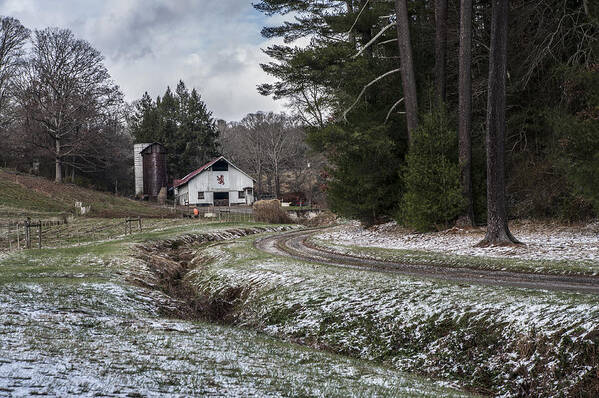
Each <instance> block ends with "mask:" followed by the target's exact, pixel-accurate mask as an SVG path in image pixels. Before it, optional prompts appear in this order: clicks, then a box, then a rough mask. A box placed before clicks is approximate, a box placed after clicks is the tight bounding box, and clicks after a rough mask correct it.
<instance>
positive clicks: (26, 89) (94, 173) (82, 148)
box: [0, 17, 132, 191]
mask: <svg viewBox="0 0 599 398" xmlns="http://www.w3.org/2000/svg"><path fill="white" fill-rule="evenodd" d="M125 110H126V108H125V103H124V101H123V96H122V93H121V91H120V90H119V88H118V86H116V85H115V84H114V82H113V81H112V80H111V78H110V75H109V74H108V71H107V70H106V68H105V66H104V64H103V57H102V55H101V54H100V52H99V51H97V50H96V49H94V48H93V47H92V46H91V45H90V44H89V43H88V42H86V41H84V40H81V39H77V38H76V37H75V36H74V35H73V33H72V32H71V31H70V30H68V29H58V28H46V29H41V30H34V31H33V32H32V31H30V30H29V29H27V28H26V27H24V26H23V25H22V24H21V23H20V22H19V21H18V20H16V19H14V18H10V17H0V142H2V147H1V148H2V150H1V151H0V165H1V166H3V167H11V168H16V169H19V170H22V171H29V172H33V173H36V174H41V175H44V176H47V177H53V178H54V179H55V181H56V182H62V181H63V180H65V179H68V180H70V181H75V180H76V181H77V182H78V183H80V184H83V185H89V186H93V187H96V188H98V189H105V190H111V191H118V190H119V189H124V190H125V191H127V190H128V188H127V185H130V184H131V182H130V181H131V180H132V178H131V176H130V169H131V168H130V166H129V163H130V159H131V155H130V153H131V150H130V143H131V140H130V137H129V135H128V134H127V132H126V129H125V118H124V116H125Z"/></svg>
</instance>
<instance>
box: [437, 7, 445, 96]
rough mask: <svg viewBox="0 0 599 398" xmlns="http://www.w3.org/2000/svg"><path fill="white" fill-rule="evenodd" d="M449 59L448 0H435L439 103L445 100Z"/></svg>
mask: <svg viewBox="0 0 599 398" xmlns="http://www.w3.org/2000/svg"><path fill="white" fill-rule="evenodd" d="M446 60H447V0H435V94H436V97H437V98H436V100H437V105H441V104H442V103H444V102H445V91H446V88H445V87H446V84H445V67H446Z"/></svg>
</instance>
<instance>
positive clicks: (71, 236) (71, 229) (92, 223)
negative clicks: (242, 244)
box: [0, 207, 255, 252]
mask: <svg viewBox="0 0 599 398" xmlns="http://www.w3.org/2000/svg"><path fill="white" fill-rule="evenodd" d="M248 210H249V211H248ZM182 215H183V217H181V218H167V219H159V218H142V217H131V218H125V219H97V218H76V219H75V220H72V221H68V220H66V219H61V220H55V219H53V220H32V219H30V218H26V219H21V220H3V221H1V222H0V252H6V251H14V250H23V249H41V248H48V247H67V246H73V245H77V244H80V243H85V242H94V241H101V240H110V239H116V238H119V237H123V236H125V235H132V234H137V233H142V232H152V231H158V230H161V229H167V228H171V227H177V226H185V225H191V224H197V223H208V222H212V223H219V222H220V223H229V222H231V223H233V222H235V223H239V222H245V223H252V222H255V219H254V215H253V212H252V211H251V208H249V209H246V208H237V209H233V208H213V207H210V208H197V209H190V211H189V212H183V213H182Z"/></svg>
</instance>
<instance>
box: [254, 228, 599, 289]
mask: <svg viewBox="0 0 599 398" xmlns="http://www.w3.org/2000/svg"><path fill="white" fill-rule="evenodd" d="M319 231H322V230H321V229H318V230H314V229H308V230H301V231H292V232H287V233H283V234H277V235H272V236H268V237H265V238H261V239H258V240H256V242H255V246H256V248H258V249H260V250H262V251H265V252H267V253H271V254H276V255H281V256H286V257H291V258H295V259H297V260H302V261H308V262H316V263H320V264H327V265H333V266H338V267H345V268H353V269H362V270H370V271H376V272H387V273H396V274H402V275H408V276H413V277H419V278H433V279H439V280H444V281H451V282H457V283H468V284H472V283H474V284H483V285H493V286H512V287H519V288H529V289H544V290H557V291H573V292H579V293H591V294H599V277H597V276H582V275H547V274H533V273H523V272H509V271H494V270H480V269H473V268H465V267H449V266H447V267H443V266H433V265H413V264H403V263H399V262H393V261H384V260H374V259H369V258H361V257H356V256H353V255H346V254H340V253H333V252H329V251H326V250H323V249H320V248H317V247H315V246H313V245H310V244H309V243H307V242H306V240H307V238H309V237H310V236H311V235H312V234H315V233H317V232H319Z"/></svg>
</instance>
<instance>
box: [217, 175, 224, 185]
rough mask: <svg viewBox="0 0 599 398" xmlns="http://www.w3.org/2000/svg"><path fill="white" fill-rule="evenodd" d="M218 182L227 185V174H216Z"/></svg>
mask: <svg viewBox="0 0 599 398" xmlns="http://www.w3.org/2000/svg"><path fill="white" fill-rule="evenodd" d="M216 182H218V183H219V184H220V185H225V176H222V175H221V176H216Z"/></svg>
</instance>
